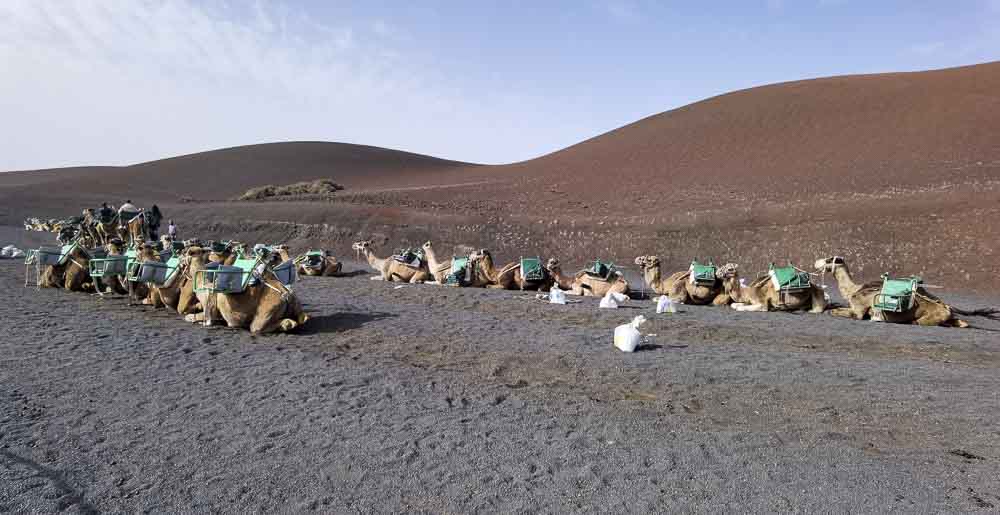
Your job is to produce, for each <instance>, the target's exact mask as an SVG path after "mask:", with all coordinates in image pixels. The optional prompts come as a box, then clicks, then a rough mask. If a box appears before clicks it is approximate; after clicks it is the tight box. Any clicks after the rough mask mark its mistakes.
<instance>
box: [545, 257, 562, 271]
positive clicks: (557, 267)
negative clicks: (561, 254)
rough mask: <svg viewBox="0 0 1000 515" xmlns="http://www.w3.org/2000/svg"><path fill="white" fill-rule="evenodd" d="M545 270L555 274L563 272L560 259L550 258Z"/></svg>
mask: <svg viewBox="0 0 1000 515" xmlns="http://www.w3.org/2000/svg"><path fill="white" fill-rule="evenodd" d="M545 269H546V270H548V271H549V272H552V273H554V274H558V273H559V272H561V271H562V265H561V264H559V260H558V259H556V258H549V260H548V261H546V262H545Z"/></svg>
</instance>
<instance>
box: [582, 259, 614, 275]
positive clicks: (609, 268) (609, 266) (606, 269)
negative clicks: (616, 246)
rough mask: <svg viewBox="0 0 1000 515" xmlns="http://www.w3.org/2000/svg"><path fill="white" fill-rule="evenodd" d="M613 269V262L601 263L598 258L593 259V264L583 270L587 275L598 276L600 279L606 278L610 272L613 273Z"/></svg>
mask: <svg viewBox="0 0 1000 515" xmlns="http://www.w3.org/2000/svg"><path fill="white" fill-rule="evenodd" d="M614 271H615V265H614V263H602V262H601V260H600V259H595V260H594V264H593V265H590V267H588V268H587V269H585V270H584V272H586V273H587V275H592V276H595V277H600V278H602V279H607V278H608V277H609V276H611V274H612V273H614Z"/></svg>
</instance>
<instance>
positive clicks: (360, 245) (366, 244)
mask: <svg viewBox="0 0 1000 515" xmlns="http://www.w3.org/2000/svg"><path fill="white" fill-rule="evenodd" d="M351 248H352V249H354V250H356V251H358V252H368V251H373V250H374V249H375V243H374V242H373V241H372V240H361V241H356V242H354V244H352V245H351Z"/></svg>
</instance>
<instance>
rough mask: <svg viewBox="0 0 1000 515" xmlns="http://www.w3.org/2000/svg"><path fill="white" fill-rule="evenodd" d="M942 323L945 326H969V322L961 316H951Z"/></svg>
mask: <svg viewBox="0 0 1000 515" xmlns="http://www.w3.org/2000/svg"><path fill="white" fill-rule="evenodd" d="M941 325H942V326H944V327H961V328H965V327H969V323H968V322H966V321H965V320H962V319H960V318H949V319H948V320H945V321H944V322H942V323H941Z"/></svg>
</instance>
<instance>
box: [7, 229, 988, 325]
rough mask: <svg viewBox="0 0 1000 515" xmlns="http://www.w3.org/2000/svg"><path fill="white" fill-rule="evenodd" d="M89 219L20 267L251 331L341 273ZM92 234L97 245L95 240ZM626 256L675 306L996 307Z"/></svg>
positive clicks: (457, 265) (913, 318) (423, 273)
mask: <svg viewBox="0 0 1000 515" xmlns="http://www.w3.org/2000/svg"><path fill="white" fill-rule="evenodd" d="M86 215H87V213H86V212H85V216H84V217H82V220H83V223H72V222H66V223H61V222H44V223H43V222H38V221H34V220H31V221H29V222H26V223H25V228H26V229H29V230H47V231H52V232H55V233H57V235H58V237H57V239H58V240H59V242H60V243H61V244H62V246H61V247H57V248H48V249H46V248H42V249H38V250H36V251H32V252H31V253H29V255H28V257H27V259H26V264H27V265H29V271H30V265H31V264H34V265H35V267H36V268H35V271H36V284H37V285H38V286H39V287H58V288H65V289H67V290H71V291H84V292H90V293H95V294H100V295H105V294H111V293H114V294H121V295H128V296H129V299H130V301H132V300H136V301H140V302H141V303H143V304H148V305H151V306H153V307H155V308H164V309H170V310H175V311H177V313H178V314H180V315H182V316H184V318H185V319H186V320H188V321H190V322H202V323H205V324H208V325H210V324H212V323H213V322H215V321H223V322H225V323H226V324H227V325H228V326H230V327H241V328H247V329H249V330H250V331H251V332H252V333H268V332H275V331H291V330H293V329H295V328H297V327H301V326H302V325H303V324H304V323H305V322H306V320H308V316H307V315H306V314H305V313H304V312H303V310H302V304H301V302H300V301H299V300H298V298H297V297H296V295H295V292H294V291H293V289H292V283H293V282H294V280H295V276H296V275H306V276H337V275H341V274H342V272H343V264H342V263H341V262H339V261H338V260H337V258H336V257H334V256H333V255H331V254H330V253H329V252H327V251H322V250H312V251H309V252H306V253H304V254H301V255H299V256H297V257H295V258H292V257H291V255H290V254H289V252H288V247H287V246H285V245H273V246H265V245H257V246H254V247H253V248H249V247H247V246H246V245H244V244H241V243H239V242H232V241H231V242H218V243H217V242H208V243H206V244H203V243H201V242H200V241H198V240H188V241H185V242H173V241H171V240H170V238H169V237H168V236H164V237H163V238H162V239H161V240H160V241H157V242H148V241H146V237H147V236H148V234H147V233H145V232H144V228H143V227H142V226H137V227H135V228H134V231H133V230H131V229H132V228H131V227H128V226H123V229H126V230H124V231H123V232H124V233H125V234H123V236H126V237H127V238H128V240H126V239H124V238H117V237H114V236H110V235H109V234H107V230H104V231H102V230H101V229H102V226H101V224H100V223H94V220H93V218H92V217H88V216H86ZM73 222H78V221H73ZM95 240H98V241H103V242H104V243H103V244H98V245H95V244H94V243H95ZM126 241H131V242H132V243H126ZM353 249H354V250H355V251H356V252H357V253H358V255H359V257H362V256H363V257H364V259H365V260H366V261H367V262H368V265H369V266H371V267H372V268H373V269H374V270H375V271H376V272H377V273H378V275H377V276H376V277H373V279H381V280H384V281H396V282H407V283H437V284H442V285H451V286H462V287H477V288H496V289H507V290H538V291H549V290H551V289H552V288H559V289H560V290H563V291H565V293H567V294H570V295H580V296H592V297H604V296H606V295H608V294H609V293H613V294H626V295H627V294H628V293H629V291H630V286H629V283H628V281H627V280H626V278H625V276H624V274H623V273H622V272H621V271H620V270H618V269H616V268H615V267H614V265H610V264H606V263H601V262H600V261H596V262H594V264H593V266H590V267H588V268H587V269H585V270H581V271H578V272H576V273H575V274H572V275H566V273H564V271H563V269H562V266H561V264H560V263H559V261H558V260H556V259H549V260H548V261H546V262H544V263H543V262H542V260H541V259H540V258H537V257H536V258H521V259H520V260H519V261H515V262H512V263H508V264H506V265H503V266H499V267H498V266H497V265H496V264H495V263H494V261H493V256H492V254H491V253H490V252H489V251H488V250H485V249H480V250H477V251H474V252H471V253H470V254H469V255H468V256H457V257H456V256H452V257H451V259H441V257H439V256H438V254H437V253H436V252H435V249H434V246H433V245H432V244H431V242H427V243H424V244H423V246H422V247H421V248H420V249H416V250H407V251H399V252H397V253H396V254H394V255H391V256H388V257H384V258H380V257H378V256H377V254H376V249H375V244H374V243H373V242H372V241H370V240H363V241H358V242H355V243H354V244H353ZM635 264H636V265H637V266H638V267H639V268H640V269H641V270H642V275H643V279H644V280H645V283H646V285H647V286H648V288H649V289H651V290H652V291H653V292H655V293H656V294H657V295H661V296H667V297H668V298H670V299H671V300H672V301H673V302H675V303H680V304H694V305H713V306H730V307H732V308H733V309H736V310H739V311H808V312H810V313H823V312H828V313H830V314H832V315H834V316H839V317H846V318H853V319H858V320H863V319H873V320H880V321H884V322H891V323H901V324H917V325H927V326H935V325H940V326H947V327H968V326H969V324H968V322H967V321H965V320H963V319H961V318H958V317H959V316H973V315H974V316H987V317H991V318H994V317H997V316H998V310H995V309H982V310H976V311H965V310H960V309H957V308H955V307H952V306H949V305H948V304H946V303H945V302H943V301H942V300H940V299H939V298H937V297H936V296H934V295H932V294H931V293H929V292H928V291H927V287H926V286H925V285H924V284H923V283H922V281H921V280H920V279H919V278H915V277H913V278H911V277H904V278H895V279H893V278H889V277H887V276H885V277H883V280H880V281H873V282H867V283H863V284H858V283H856V282H855V281H854V280H853V278H852V277H851V273H850V269H849V268H848V266H847V263H846V261H845V260H844V258H842V257H829V258H824V259H819V260H817V261H816V263H815V267H814V268H815V269H814V271H813V272H812V273H810V272H807V271H804V270H800V269H798V268H795V267H792V266H787V267H774V266H772V267H771V269H770V270H769V271H768V273H766V274H762V275H760V276H758V277H756V278H754V279H753V280H752V281H750V282H749V283H747V282H746V281H745V280H744V279H742V278H741V277H740V269H739V266H738V265H736V264H735V263H726V264H724V265H722V266H715V265H713V264H712V263H707V264H705V263H697V262H692V263H691V266H690V267H689V268H688V269H686V270H679V271H676V272H673V273H671V274H669V275H666V276H665V275H664V274H663V272H662V271H661V264H660V260H659V258H658V257H657V256H639V257H637V258H636V259H635ZM827 273H830V274H832V276H833V278H834V279H835V280H836V281H837V287H838V290H839V291H840V294H841V296H842V297H843V298H844V299H845V300H846V301H847V303H848V305H847V306H835V305H833V304H832V303H830V302H829V297H828V296H827V295H826V292H825V286H823V285H819V284H816V283H815V282H814V281H813V280H812V279H811V276H814V275H823V277H825V274H827ZM27 283H28V280H27V278H26V285H27Z"/></svg>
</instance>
